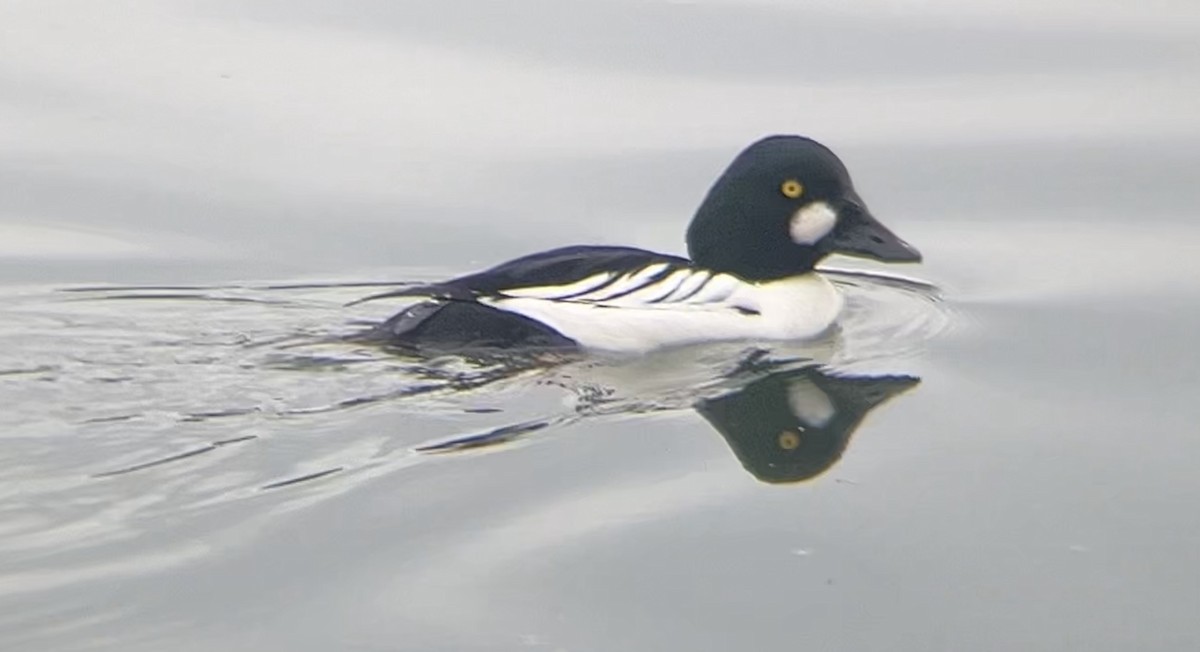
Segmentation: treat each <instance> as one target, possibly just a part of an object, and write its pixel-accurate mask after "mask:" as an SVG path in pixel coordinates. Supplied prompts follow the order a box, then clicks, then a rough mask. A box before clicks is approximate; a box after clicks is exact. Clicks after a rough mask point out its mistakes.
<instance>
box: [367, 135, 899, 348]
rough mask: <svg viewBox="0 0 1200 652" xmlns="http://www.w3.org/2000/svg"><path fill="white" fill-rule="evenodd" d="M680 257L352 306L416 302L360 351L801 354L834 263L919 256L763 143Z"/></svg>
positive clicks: (807, 142) (829, 157) (828, 184)
mask: <svg viewBox="0 0 1200 652" xmlns="http://www.w3.org/2000/svg"><path fill="white" fill-rule="evenodd" d="M685 240H686V244H687V254H688V255H687V257H683V256H678V255H673V254H664V253H658V252H654V251H648V250H644V249H639V248H635V247H625V246H602V245H575V246H567V247H561V248H557V249H552V250H549V251H543V252H539V253H534V254H530V255H527V256H523V257H520V258H517V259H514V260H510V261H508V262H504V263H501V264H499V265H496V266H494V267H491V268H489V269H486V270H483V271H480V272H476V273H471V274H467V275H464V276H458V277H456V278H451V279H449V280H445V281H440V282H435V283H427V284H420V285H415V286H408V287H402V288H399V289H395V290H392V291H388V292H384V293H381V294H375V295H372V296H368V297H365V298H362V299H359V300H358V301H356V302H354V303H362V302H365V301H377V300H381V299H389V298H398V297H403V298H410V299H411V298H420V299H423V301H420V302H418V303H415V304H410V305H408V306H406V307H404V308H403V309H401V310H400V311H399V312H397V313H395V314H394V315H393V316H392V317H390V318H388V319H386V320H385V321H383V322H382V323H379V324H377V325H375V326H374V327H372V328H371V329H370V331H369V332H368V339H370V340H372V341H376V342H381V343H383V344H385V345H388V346H391V347H397V348H400V349H404V350H409V351H416V352H422V353H448V352H464V351H472V350H496V349H501V350H514V349H522V350H545V349H554V350H562V349H572V350H583V351H595V352H608V353H619V354H643V353H647V352H650V351H652V350H656V349H663V348H669V347H678V346H684V345H691V344H698V343H704V342H716V341H735V340H747V341H785V340H797V341H799V340H812V339H819V338H821V337H822V336H825V335H826V334H828V333H829V332H831V330H832V329H834V326H835V324H836V322H837V318H838V315H839V313H840V312H841V311H842V308H843V305H844V298H843V297H842V295H841V293H840V291H839V290H838V288H837V287H836V286H835V285H834V284H833V283H832V282H830V280H829V279H827V278H825V276H823V275H822V274H821V273H820V272H819V271H818V270H817V264H818V263H819V262H820V261H822V260H823V259H825V258H826V257H827V256H830V255H832V254H845V255H849V256H858V257H865V258H870V259H875V260H878V261H883V262H889V263H891V262H895V263H912V262H920V261H921V253H920V252H919V251H918V250H917V249H916V248H915V247H913V246H912V245H910V244H908V243H907V242H905V241H904V240H902V239H901V238H900V237H898V236H897V235H896V234H894V233H893V232H892V231H891V230H889V229H888V228H887V227H885V226H884V225H883V224H882V223H881V222H880V221H879V220H878V219H876V218H875V217H874V216H873V215H872V214H871V212H870V211H869V210H868V209H867V205H866V203H865V202H864V201H863V199H862V198H861V197H860V196H859V194H858V192H857V191H856V190H855V188H854V184H853V183H852V182H851V179H850V173H849V172H848V171H847V169H846V166H845V165H844V164H843V163H842V161H841V160H840V159H839V158H838V157H837V155H835V154H834V153H833V151H832V150H830V149H829V148H828V147H826V146H824V145H822V144H820V143H818V142H817V141H816V140H813V139H811V138H808V137H805V136H799V135H774V136H768V137H765V138H762V139H760V140H758V141H756V142H754V143H752V144H751V145H750V146H748V147H746V148H745V149H744V150H743V151H742V152H741V153H739V154H738V155H737V156H736V157H734V159H733V161H732V162H731V163H730V164H729V166H728V167H727V168H726V169H725V171H724V172H723V173H721V175H720V176H719V177H718V178H717V180H716V182H715V183H714V184H713V185H712V187H711V188H710V189H709V191H708V193H707V194H706V195H705V197H704V199H703V201H701V203H700V206H699V208H697V210H696V212H695V215H694V216H693V218H692V221H691V223H690V224H689V225H688V227H687V231H686V236H685Z"/></svg>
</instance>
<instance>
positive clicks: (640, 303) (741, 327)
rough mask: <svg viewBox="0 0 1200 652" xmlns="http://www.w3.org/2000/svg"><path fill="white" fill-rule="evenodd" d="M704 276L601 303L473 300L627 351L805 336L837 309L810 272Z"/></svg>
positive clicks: (828, 287)
mask: <svg viewBox="0 0 1200 652" xmlns="http://www.w3.org/2000/svg"><path fill="white" fill-rule="evenodd" d="M703 274H705V275H708V276H706V277H705V278H703V279H701V280H697V275H696V274H693V275H692V276H691V277H688V278H684V277H676V276H668V277H667V279H668V280H669V284H668V286H664V287H660V288H658V289H655V288H654V287H653V286H647V287H645V288H641V289H638V290H637V291H636V292H632V293H629V294H624V295H621V296H618V297H614V298H612V299H611V300H607V301H606V300H603V299H599V300H598V299H596V298H584V297H578V299H576V300H561V299H551V298H541V297H534V296H512V295H513V294H516V293H515V292H513V293H509V296H502V297H494V298H486V299H480V301H481V302H482V303H485V304H487V305H490V306H492V307H495V308H497V309H500V310H506V311H509V312H514V313H517V314H520V315H524V316H526V317H529V318H531V319H535V320H537V321H539V322H542V323H544V324H546V325H547V326H550V327H551V328H554V329H555V330H557V331H558V332H560V333H562V334H563V335H565V336H567V337H569V338H571V339H573V340H575V341H576V342H578V343H579V344H580V346H582V347H584V348H588V349H595V350H601V351H614V352H626V353H638V352H643V351H649V350H651V349H656V348H661V347H669V346H678V345H683V344H692V343H697V342H706V341H720V340H742V339H749V340H753V339H760V340H798V339H811V338H814V337H817V336H819V335H821V334H823V333H825V332H826V331H828V330H829V328H830V326H832V325H833V322H834V320H835V319H836V318H837V315H838V313H839V312H840V311H841V308H842V296H841V294H840V293H839V292H838V291H837V288H835V287H834V286H833V284H832V283H830V282H829V281H828V280H826V279H825V278H824V277H822V276H821V275H819V274H816V273H810V274H804V275H802V276H795V277H791V278H786V279H782V280H778V281H772V282H768V283H747V282H744V281H740V280H738V279H736V278H735V277H732V276H729V275H727V274H715V275H709V273H708V272H703ZM660 283H661V281H660ZM697 283H702V286H701V287H699V289H698V291H694V292H691V291H692V290H696V284H697ZM656 285H657V284H656ZM689 286H690V287H689ZM689 293H691V296H688V294H689ZM529 294H532V293H529ZM543 296H544V295H543ZM560 296H561V295H560ZM585 296H586V295H585ZM674 297H686V298H683V299H680V300H673V298H674Z"/></svg>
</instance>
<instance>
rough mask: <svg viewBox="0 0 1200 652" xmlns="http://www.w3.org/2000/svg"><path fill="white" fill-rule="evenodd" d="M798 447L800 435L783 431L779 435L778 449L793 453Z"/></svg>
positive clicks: (790, 431)
mask: <svg viewBox="0 0 1200 652" xmlns="http://www.w3.org/2000/svg"><path fill="white" fill-rule="evenodd" d="M799 446H800V433H799V432H795V431H792V430H784V431H783V432H781V433H779V447H780V448H782V449H783V450H785V451H794V450H796V449H797V448H799Z"/></svg>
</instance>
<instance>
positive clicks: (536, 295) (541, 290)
mask: <svg viewBox="0 0 1200 652" xmlns="http://www.w3.org/2000/svg"><path fill="white" fill-rule="evenodd" d="M612 277H613V274H612V273H611V272H602V273H600V274H594V275H592V276H588V277H585V278H583V279H580V280H578V281H575V282H574V283H569V284H567V285H538V286H534V287H526V288H513V289H511V290H504V291H502V294H505V295H507V296H510V297H527V298H530V299H561V298H563V297H569V296H571V295H573V294H582V293H586V292H591V291H592V290H595V289H596V288H599V287H600V286H602V285H604V284H605V283H608V282H609V281H610V280H612Z"/></svg>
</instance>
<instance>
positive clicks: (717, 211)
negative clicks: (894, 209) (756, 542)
mask: <svg viewBox="0 0 1200 652" xmlns="http://www.w3.org/2000/svg"><path fill="white" fill-rule="evenodd" d="M687 244H688V253H689V255H690V256H691V258H692V260H693V261H695V263H696V264H697V265H699V266H701V267H705V268H708V269H712V270H715V271H719V272H727V273H731V274H735V275H738V276H740V277H742V278H745V279H747V280H752V281H759V280H773V279H778V278H783V277H786V276H793V275H796V274H803V273H805V272H809V271H811V270H812V269H813V267H814V266H815V265H816V264H817V263H818V262H819V261H820V260H821V259H822V258H824V257H825V256H828V255H829V254H834V253H840V254H848V255H851V256H861V257H865V258H873V259H875V260H881V261H885V262H897V263H899V262H919V261H920V260H921V254H920V252H918V251H917V250H916V248H914V247H913V246H912V245H910V244H908V243H907V242H905V241H904V240H901V239H900V238H899V237H897V236H896V234H894V233H892V232H891V231H890V230H889V229H888V228H887V227H885V226H884V225H883V224H881V223H880V222H879V220H877V219H875V217H874V216H873V215H871V212H870V211H869V210H867V205H866V203H865V202H863V200H862V198H861V197H859V196H858V193H857V192H856V191H855V190H854V184H853V183H851V181H850V173H849V172H847V171H846V166H845V165H843V164H842V162H841V160H839V159H838V157H837V156H836V155H834V153H833V152H832V151H830V150H829V149H828V148H827V147H825V146H824V145H821V144H820V143H818V142H816V141H815V140H812V139H810V138H805V137H803V136H770V137H768V138H764V139H762V140H760V141H758V142H756V143H754V144H752V145H750V146H749V147H747V148H746V149H745V150H744V151H743V152H742V153H741V154H738V156H737V158H735V159H734V160H733V162H732V163H730V165H729V167H728V169H726V170H725V172H724V173H723V174H722V175H721V176H720V178H718V179H717V181H716V183H715V184H713V187H712V188H711V189H710V190H709V191H708V195H707V196H706V197H705V198H704V201H703V203H701V205H700V208H699V209H697V211H696V216H695V218H693V220H692V223H691V225H690V226H689V227H688V232H687Z"/></svg>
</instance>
